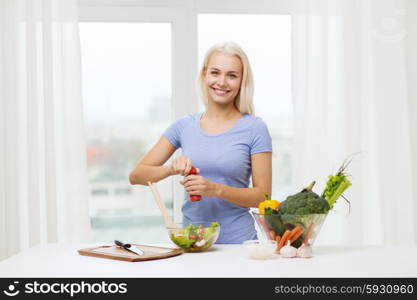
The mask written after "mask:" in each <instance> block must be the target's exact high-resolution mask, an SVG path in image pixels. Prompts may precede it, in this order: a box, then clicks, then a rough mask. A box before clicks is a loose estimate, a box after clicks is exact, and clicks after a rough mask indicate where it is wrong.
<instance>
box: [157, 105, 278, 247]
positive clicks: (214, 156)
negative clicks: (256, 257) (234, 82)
mask: <svg viewBox="0 0 417 300" xmlns="http://www.w3.org/2000/svg"><path fill="white" fill-rule="evenodd" d="M202 114H203V113H202V112H199V113H196V114H190V115H187V116H185V117H182V118H180V119H178V120H177V121H175V122H174V123H173V124H172V125H170V126H169V127H168V128H167V129H166V130H165V132H164V133H163V135H164V136H165V137H166V138H167V139H168V140H169V142H170V143H171V144H172V145H173V146H174V147H175V148H182V155H183V156H185V157H189V158H190V159H191V161H192V163H193V166H195V167H197V168H199V169H200V173H199V175H201V176H203V177H205V178H207V179H208V180H210V181H213V182H217V183H222V184H225V185H228V186H232V187H240V188H247V187H249V181H250V176H251V174H252V172H251V154H255V153H259V152H272V142H271V136H270V134H269V131H268V128H267V126H266V124H265V123H264V121H263V120H262V119H261V118H259V117H255V116H254V115H251V114H244V115H242V117H241V118H240V119H239V121H238V122H237V123H236V124H235V125H234V126H233V127H232V128H230V129H229V130H227V131H225V132H222V133H219V134H207V133H205V132H204V131H203V130H202V129H201V127H200V119H201V117H202ZM182 213H183V223H184V224H185V225H186V224H188V223H190V222H198V221H217V222H219V223H220V235H219V238H218V239H217V243H219V244H238V243H242V242H243V241H245V240H251V239H256V230H255V226H254V220H253V218H252V216H251V215H250V214H249V208H247V207H243V206H240V205H236V204H233V203H231V202H228V201H225V200H222V199H220V198H217V197H202V199H201V201H198V202H191V201H190V200H189V195H188V194H187V193H186V192H184V202H183V206H182Z"/></svg>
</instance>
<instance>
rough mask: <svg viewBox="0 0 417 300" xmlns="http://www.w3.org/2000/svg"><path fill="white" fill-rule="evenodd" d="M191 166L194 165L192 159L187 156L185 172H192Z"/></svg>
mask: <svg viewBox="0 0 417 300" xmlns="http://www.w3.org/2000/svg"><path fill="white" fill-rule="evenodd" d="M191 167H192V163H191V159H189V158H187V160H186V163H185V174H187V175H188V174H190V171H191Z"/></svg>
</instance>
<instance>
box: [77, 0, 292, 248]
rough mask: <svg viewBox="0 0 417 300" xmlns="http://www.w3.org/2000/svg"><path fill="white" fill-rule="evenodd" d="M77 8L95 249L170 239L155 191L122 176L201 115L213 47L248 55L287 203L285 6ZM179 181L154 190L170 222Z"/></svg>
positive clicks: (143, 2) (178, 201)
mask: <svg viewBox="0 0 417 300" xmlns="http://www.w3.org/2000/svg"><path fill="white" fill-rule="evenodd" d="M79 2H80V19H81V22H82V23H81V25H80V35H81V49H82V64H83V97H84V101H85V121H86V123H87V126H88V159H89V172H90V174H89V180H90V200H91V201H90V211H91V220H92V226H93V233H94V240H93V241H94V242H112V240H113V239H115V238H120V239H121V240H122V241H123V240H126V241H129V242H130V241H134V242H141V243H150V242H155V243H157V242H162V241H167V240H168V235H167V233H166V230H165V226H164V224H163V218H162V216H161V215H160V212H159V210H158V208H157V206H156V204H155V202H154V200H153V199H152V194H151V192H150V191H149V189H148V188H147V187H144V186H133V187H132V186H130V184H129V182H128V173H129V171H130V170H131V168H132V166H133V165H134V164H135V163H136V161H137V160H138V159H139V158H140V157H141V156H142V155H143V154H144V153H145V152H146V151H147V150H149V148H150V147H151V146H152V145H153V144H154V143H155V142H156V141H157V140H158V139H159V137H160V136H161V134H162V132H163V130H164V129H165V128H166V127H167V126H168V125H169V124H170V123H171V122H172V121H173V120H175V119H177V118H180V117H182V116H184V115H186V114H187V113H194V112H196V111H198V110H200V111H201V110H202V109H203V106H202V104H201V103H199V102H198V101H197V94H196V92H195V88H194V83H195V79H196V76H197V71H198V68H199V65H200V64H199V62H200V63H201V60H202V56H203V55H204V53H205V51H206V50H207V48H208V47H209V46H211V45H212V44H214V43H216V42H219V41H224V40H233V41H236V42H237V43H239V44H240V45H241V46H242V47H243V48H244V50H245V52H246V53H247V54H248V55H249V59H250V61H251V64H252V68H253V71H254V76H255V99H254V104H255V110H256V114H257V115H259V116H260V117H262V118H263V119H264V121H265V122H266V123H267V125H268V128H269V130H270V133H271V136H272V138H273V147H274V156H273V196H274V198H276V199H281V198H282V197H284V196H286V195H288V194H289V192H288V189H289V186H290V179H291V173H290V170H291V140H292V138H291V137H292V107H291V104H290V103H291V102H290V101H291V100H290V99H291V95H290V84H291V83H290V74H291V57H290V42H291V40H290V31H291V22H290V17H289V15H288V12H289V6H290V2H289V1H286V0H280V1H276V0H264V1H262V5H259V4H258V3H257V2H256V1H240V0H228V1H220V0H196V1H188V0H177V1H171V0H161V1H147V0H79ZM155 70H157V71H158V72H156V73H155V72H154V71H155ZM176 154H180V151H177V152H176ZM178 181H179V178H176V177H175V178H169V179H166V180H164V181H162V182H160V183H158V188H159V189H160V191H161V195H162V198H163V200H164V201H165V202H166V204H167V206H168V207H169V209H170V212H171V214H173V215H174V218H175V219H176V221H179V220H180V219H181V205H182V201H183V193H184V189H183V188H182V186H180V185H179V184H177V182H178Z"/></svg>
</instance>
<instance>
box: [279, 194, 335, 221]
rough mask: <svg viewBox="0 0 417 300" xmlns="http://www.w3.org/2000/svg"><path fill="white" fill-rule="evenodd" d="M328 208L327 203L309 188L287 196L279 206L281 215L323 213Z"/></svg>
mask: <svg viewBox="0 0 417 300" xmlns="http://www.w3.org/2000/svg"><path fill="white" fill-rule="evenodd" d="M329 209H330V206H329V203H328V202H327V201H326V200H325V199H324V198H322V197H320V196H319V195H317V194H316V193H314V192H312V191H309V190H303V191H302V192H300V193H297V194H295V195H292V196H288V197H287V199H286V200H285V201H283V202H282V203H281V206H280V212H281V214H283V215H285V214H291V215H309V214H325V213H327V212H328V211H329Z"/></svg>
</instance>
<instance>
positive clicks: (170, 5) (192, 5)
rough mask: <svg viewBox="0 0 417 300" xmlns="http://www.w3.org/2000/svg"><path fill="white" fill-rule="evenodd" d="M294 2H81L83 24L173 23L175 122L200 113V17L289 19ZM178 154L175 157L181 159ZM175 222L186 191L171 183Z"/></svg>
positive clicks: (143, 0)
mask: <svg viewBox="0 0 417 300" xmlns="http://www.w3.org/2000/svg"><path fill="white" fill-rule="evenodd" d="M290 2H291V0H258V1H252V0H227V1H224V0H78V3H79V21H80V22H145V23H154V22H158V23H171V28H172V35H171V37H172V40H171V41H172V53H171V58H172V60H171V61H172V66H171V70H172V71H171V78H172V91H171V94H172V98H171V111H172V115H171V117H172V119H173V120H175V119H178V118H180V117H182V116H184V115H186V114H190V113H194V112H196V111H198V101H196V99H197V93H196V89H195V85H194V83H195V80H196V76H197V70H198V15H199V14H283V15H289V14H290V8H291V3H290ZM179 152H180V151H177V152H176V153H175V155H176V156H177V155H180V153H179ZM171 186H172V196H173V202H174V203H173V211H174V216H173V217H174V221H175V222H181V218H182V214H181V207H182V202H183V193H184V190H183V188H182V187H181V186H180V185H178V184H174V181H173V180H172V183H171Z"/></svg>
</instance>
